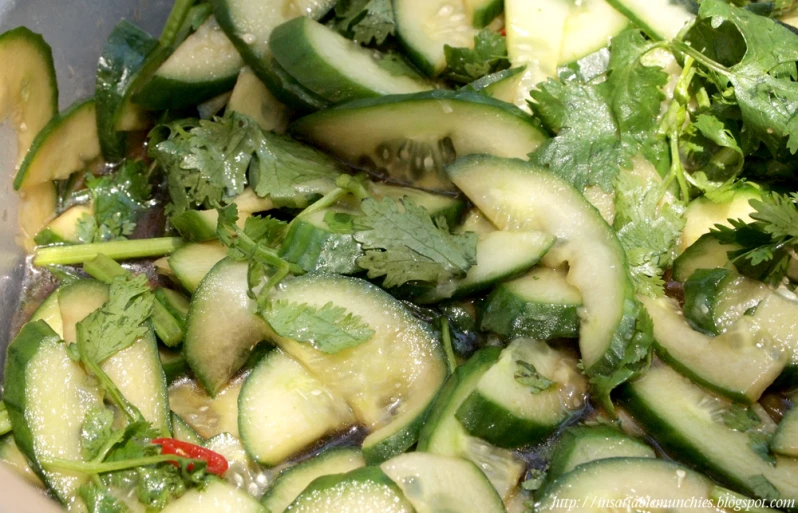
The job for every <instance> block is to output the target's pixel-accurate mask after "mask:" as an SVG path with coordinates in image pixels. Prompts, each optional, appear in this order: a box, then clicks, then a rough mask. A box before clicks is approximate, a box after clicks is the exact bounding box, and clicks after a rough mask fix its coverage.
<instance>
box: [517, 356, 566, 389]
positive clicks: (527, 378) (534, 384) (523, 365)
mask: <svg viewBox="0 0 798 513" xmlns="http://www.w3.org/2000/svg"><path fill="white" fill-rule="evenodd" d="M515 365H516V371H515V375H514V377H515V380H516V381H517V382H518V383H520V384H522V385H524V386H525V387H529V390H530V392H532V393H533V394H539V393H541V392H543V391H544V390H548V389H549V388H551V387H552V386H553V385H555V384H556V382H554V381H552V380H550V379H547V378H546V377H544V376H541V375H540V373H539V372H538V371H537V369H535V366H534V365H532V364H531V363H528V362H525V361H523V360H517V361H516V362H515Z"/></svg>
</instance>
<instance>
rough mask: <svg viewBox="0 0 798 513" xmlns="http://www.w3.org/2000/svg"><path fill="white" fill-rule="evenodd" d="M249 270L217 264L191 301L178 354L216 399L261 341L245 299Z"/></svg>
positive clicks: (260, 328) (262, 332)
mask: <svg viewBox="0 0 798 513" xmlns="http://www.w3.org/2000/svg"><path fill="white" fill-rule="evenodd" d="M247 268H248V265H247V263H246V262H236V261H233V260H230V259H224V260H221V261H220V262H219V263H218V264H216V265H215V266H213V269H211V270H210V271H209V272H208V275H207V276H205V278H203V280H202V282H201V283H200V285H199V287H198V288H197V290H196V292H195V293H194V295H193V296H192V298H191V306H190V307H189V311H188V319H187V320H186V338H185V341H184V342H183V354H184V355H185V357H186V362H187V363H188V365H189V367H191V370H192V371H194V374H195V375H196V376H197V380H198V381H199V382H200V383H201V384H202V386H203V387H205V390H207V391H208V393H209V394H210V395H211V396H215V395H216V394H217V393H218V392H219V391H220V390H221V389H222V387H224V385H225V384H226V383H227V382H228V381H229V380H230V378H231V377H233V375H234V374H235V373H236V372H238V371H239V370H240V369H241V367H242V366H243V365H244V363H245V362H246V361H247V358H248V357H249V355H250V353H252V350H253V349H254V348H255V346H256V345H257V344H258V342H260V341H261V340H264V338H265V337H266V333H267V331H266V323H265V322H264V321H263V319H261V318H260V317H259V316H258V315H257V314H256V313H255V301H254V300H253V299H252V298H250V297H249V282H248V278H247V275H248V271H247Z"/></svg>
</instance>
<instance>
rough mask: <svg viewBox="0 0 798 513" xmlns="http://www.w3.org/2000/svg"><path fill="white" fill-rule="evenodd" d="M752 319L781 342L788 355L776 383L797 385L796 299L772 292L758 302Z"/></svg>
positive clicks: (797, 317) (787, 385)
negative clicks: (785, 364)
mask: <svg viewBox="0 0 798 513" xmlns="http://www.w3.org/2000/svg"><path fill="white" fill-rule="evenodd" d="M754 320H755V321H756V322H757V323H758V324H759V325H760V326H761V327H762V328H764V329H765V330H766V331H767V332H768V333H769V334H770V336H771V337H773V340H774V341H776V342H779V343H781V344H782V345H783V346H784V350H785V351H786V352H787V353H788V355H789V359H788V361H787V366H786V368H785V369H784V372H783V373H782V375H781V376H780V377H779V380H778V384H779V385H783V386H786V387H788V388H791V389H792V388H795V387H796V386H798V301H795V300H794V298H793V299H788V298H787V297H785V296H784V295H782V294H780V293H773V294H771V295H769V296H768V297H767V298H765V299H764V300H763V301H762V302H761V303H759V306H757V308H756V312H755V313H754Z"/></svg>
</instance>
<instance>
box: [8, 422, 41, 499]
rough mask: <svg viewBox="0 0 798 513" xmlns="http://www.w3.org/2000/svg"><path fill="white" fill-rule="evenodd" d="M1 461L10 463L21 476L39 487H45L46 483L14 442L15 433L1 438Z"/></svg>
mask: <svg viewBox="0 0 798 513" xmlns="http://www.w3.org/2000/svg"><path fill="white" fill-rule="evenodd" d="M0 462H2V463H4V464H6V465H8V466H9V467H10V468H11V469H12V470H13V471H14V472H16V473H17V475H19V476H20V477H22V478H23V479H25V481H27V482H28V483H30V484H32V485H33V486H35V487H37V488H44V483H42V480H41V479H39V476H37V475H36V473H35V472H34V471H33V469H32V468H31V467H30V464H28V460H27V459H26V458H25V455H24V454H22V451H20V450H19V448H18V447H17V444H16V443H15V442H14V435H13V434H8V435H5V436H4V437H2V438H0Z"/></svg>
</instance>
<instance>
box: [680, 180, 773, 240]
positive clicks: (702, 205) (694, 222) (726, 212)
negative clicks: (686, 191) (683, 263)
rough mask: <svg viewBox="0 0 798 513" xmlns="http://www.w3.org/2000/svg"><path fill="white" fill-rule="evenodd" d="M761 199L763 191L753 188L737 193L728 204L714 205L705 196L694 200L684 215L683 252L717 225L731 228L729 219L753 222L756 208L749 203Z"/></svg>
mask: <svg viewBox="0 0 798 513" xmlns="http://www.w3.org/2000/svg"><path fill="white" fill-rule="evenodd" d="M761 197H762V191H760V190H759V189H757V188H755V187H753V186H751V187H746V188H743V189H740V190H739V191H737V192H736V193H735V194H734V197H733V198H732V199H731V200H730V201H729V202H727V203H713V202H711V201H709V199H707V198H706V197H704V196H702V197H700V198H696V199H694V200H693V201H691V202H690V205H688V207H687V210H686V211H685V213H684V218H685V220H686V222H685V225H684V230H682V238H681V240H680V247H681V250H682V251H684V250H685V249H687V248H688V247H690V246H691V245H692V244H693V243H694V242H696V241H697V240H698V239H699V237H701V236H702V235H704V234H705V233H709V231H710V230H711V229H712V228H713V227H714V226H715V225H716V224H722V225H723V226H731V224H729V221H728V220H729V219H740V220H742V221H743V222H744V223H750V222H753V219H751V213H753V212H754V207H752V206H751V205H750V203H749V201H750V200H752V199H759V198H761Z"/></svg>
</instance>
